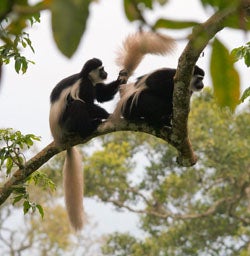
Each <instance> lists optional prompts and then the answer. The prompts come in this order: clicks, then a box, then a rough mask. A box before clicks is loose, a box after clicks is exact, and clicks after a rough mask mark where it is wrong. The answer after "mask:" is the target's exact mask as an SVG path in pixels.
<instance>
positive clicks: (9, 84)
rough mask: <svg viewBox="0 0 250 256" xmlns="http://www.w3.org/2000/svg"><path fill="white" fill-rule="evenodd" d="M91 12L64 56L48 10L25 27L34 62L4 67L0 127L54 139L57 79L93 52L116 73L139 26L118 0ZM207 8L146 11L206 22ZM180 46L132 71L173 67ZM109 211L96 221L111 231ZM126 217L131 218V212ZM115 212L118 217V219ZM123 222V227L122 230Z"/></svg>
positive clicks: (179, 4)
mask: <svg viewBox="0 0 250 256" xmlns="http://www.w3.org/2000/svg"><path fill="white" fill-rule="evenodd" d="M90 13H91V15H90V17H89V20H88V24H87V31H86V33H85V34H84V37H83V38H82V40H81V43H80V46H79V48H78V50H77V52H76V53H75V54H74V56H73V58H71V59H67V58H66V57H64V56H63V55H62V54H61V53H60V52H59V51H58V50H57V48H56V46H55V43H54V41H53V38H52V34H51V29H50V16H49V14H48V13H47V12H44V13H43V14H42V16H41V23H40V24H37V25H35V26H34V27H33V28H32V29H31V30H30V31H29V33H30V39H31V40H32V43H33V47H34V49H35V54H33V53H32V52H31V51H30V50H25V51H24V55H25V56H27V57H28V58H29V59H31V60H33V61H35V63H36V64H35V65H32V64H31V65H30V66H29V68H28V70H27V73H26V74H24V75H22V74H19V75H18V74H16V72H15V70H14V67H13V65H8V66H4V67H3V78H2V85H1V89H0V109H1V111H0V127H1V128H7V127H12V128H14V129H15V130H20V131H21V132H23V133H24V134H27V133H33V134H35V135H38V136H41V137H42V139H41V142H40V143H38V144H37V145H38V148H42V147H44V146H46V145H47V144H48V143H50V142H51V141H52V137H51V135H50V130H49V123H48V116H49V107H50V105H49V96H50V92H51V90H52V89H53V87H54V86H55V85H56V83H57V82H59V81H60V80H61V79H63V78H65V77H67V76H69V75H71V74H74V73H77V72H79V71H80V70H81V68H82V65H83V64H84V63H85V62H86V61H87V60H88V59H89V58H92V57H98V58H100V59H101V60H102V61H103V63H104V66H105V68H106V70H107V71H108V73H109V77H108V80H107V81H111V80H113V79H116V77H117V74H118V72H119V68H118V67H117V66H116V64H115V57H116V55H115V52H116V50H117V49H118V47H119V46H120V45H121V42H122V40H123V39H124V38H125V37H126V36H127V35H128V34H129V33H133V32H135V31H136V30H137V28H138V23H136V22H134V23H129V22H128V21H127V20H126V18H125V16H124V14H123V12H122V1H121V0H100V1H99V2H98V3H93V4H92V5H91V9H90ZM210 14H211V12H209V11H206V12H205V11H204V10H203V8H202V7H201V6H200V5H199V1H198V0H189V1H186V0H170V4H168V5H166V7H165V8H162V7H159V8H158V9H157V12H154V15H151V14H150V13H148V16H149V18H150V20H151V21H152V22H153V21H154V20H156V18H158V17H165V18H173V19H180V20H182V19H189V20H190V19H191V20H196V21H200V22H204V21H205V20H206V19H207V18H208V17H209V15H210ZM163 32H164V33H165V34H169V35H172V36H174V37H176V38H182V37H183V36H185V35H187V31H171V30H169V31H167V30H164V31H163ZM219 37H220V39H221V40H222V41H223V42H224V43H225V44H226V45H227V46H228V47H229V49H233V48H235V47H238V46H240V45H243V44H245V43H246V42H247V41H248V40H249V36H248V37H247V35H245V34H244V33H242V32H236V31H234V30H225V31H222V32H221V33H220V36H219ZM184 46H185V42H183V41H182V42H178V49H177V50H176V52H175V53H174V54H173V55H171V56H165V57H158V56H147V57H146V58H145V59H144V60H143V62H142V63H141V64H140V66H139V68H138V69H137V70H136V72H135V76H140V75H142V74H144V73H146V72H149V71H152V70H154V69H157V68H159V67H164V66H165V67H176V65H177V61H178V57H179V55H180V53H181V51H182V50H183V48H184ZM209 53H210V49H209V47H207V48H206V49H205V51H204V57H202V58H200V59H199V61H198V65H199V66H201V67H202V68H203V69H204V70H205V72H206V77H205V85H210V84H211V80H210V78H209V67H208V63H209ZM237 67H238V70H239V71H240V75H241V77H242V87H243V88H246V87H248V86H249V74H248V73H249V70H247V68H246V67H245V65H244V64H243V63H242V62H240V63H238V64H237ZM222 75H223V74H222ZM114 105H115V102H110V103H109V104H105V105H104V106H105V107H107V108H108V110H109V111H112V109H113V107H114ZM98 207H99V206H96V205H95V206H93V207H92V203H91V202H90V203H89V204H88V203H87V210H88V209H89V211H90V212H92V211H96V210H98ZM93 208H94V209H93ZM98 211H99V210H98ZM101 211H102V212H103V214H104V215H105V214H106V213H105V211H104V210H101ZM90 214H92V213H90ZM108 216H109V217H110V211H107V216H103V219H102V221H100V225H101V229H102V230H106V231H110V223H109V222H108ZM117 216H118V217H117ZM126 217H127V218H129V215H126ZM115 218H118V219H117V222H116V219H115ZM119 218H120V217H119V215H116V217H115V216H114V218H113V217H112V219H111V221H112V229H114V228H118V227H120V224H119V223H120V221H119ZM131 218H132V219H133V217H131ZM104 220H105V221H104ZM128 222H129V220H128ZM128 222H127V221H126V223H128ZM126 227H127V225H126ZM126 227H124V229H125V230H126ZM128 228H129V227H128ZM128 230H129V229H128Z"/></svg>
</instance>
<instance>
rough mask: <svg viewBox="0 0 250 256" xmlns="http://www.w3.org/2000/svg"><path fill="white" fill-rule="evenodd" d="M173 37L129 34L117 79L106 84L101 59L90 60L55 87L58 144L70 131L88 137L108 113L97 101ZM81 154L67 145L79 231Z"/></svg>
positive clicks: (67, 182) (53, 121) (67, 176)
mask: <svg viewBox="0 0 250 256" xmlns="http://www.w3.org/2000/svg"><path fill="white" fill-rule="evenodd" d="M174 45H175V42H174V40H173V39H172V38H170V37H167V36H163V35H159V34H156V33H152V32H138V33H135V34H133V35H129V36H128V37H127V38H126V40H125V41H124V43H123V49H122V52H121V54H120V55H119V59H118V62H119V65H120V66H121V70H126V72H122V71H121V72H120V74H119V76H118V79H117V80H116V81H114V82H111V83H110V84H104V83H103V80H105V79H106V78H107V73H106V72H105V70H104V68H103V66H102V62H101V61H100V60H99V59H95V58H94V59H91V60H88V61H87V62H86V63H85V65H84V66H83V68H82V70H81V72H80V73H78V74H75V75H72V76H70V77H67V78H65V79H63V80H62V81H61V82H59V83H58V84H57V85H56V87H55V88H54V89H53V91H52V93H51V96H50V101H51V108H50V117H49V121H50V129H51V133H52V136H53V137H54V140H55V143H56V144H57V145H60V144H62V143H63V142H64V140H65V138H67V136H68V135H69V134H76V135H80V136H81V137H83V138H85V137H87V136H89V135H90V134H91V133H92V132H93V131H95V130H96V129H97V127H98V126H99V125H100V124H101V123H102V121H103V120H105V119H107V118H108V117H109V113H108V112H107V111H106V110H105V109H103V108H101V107H100V106H98V105H96V104H95V100H97V101H98V102H105V101H109V100H111V99H112V98H113V97H114V95H115V94H116V92H117V91H118V89H119V85H121V84H124V83H126V81H127V79H128V77H129V76H130V75H131V74H132V73H133V71H134V70H135V69H136V67H137V66H138V65H139V63H140V61H141V60H142V58H143V57H144V55H145V54H148V53H149V54H161V55H163V54H165V53H169V52H171V51H172V50H173V48H174ZM82 169H83V168H82V162H81V156H80V154H79V153H78V151H77V150H76V148H75V147H72V148H68V149H67V152H66V158H65V163H64V167H63V176H64V190H65V202H66V208H67V212H68V216H69V220H70V222H71V225H72V226H73V228H74V229H75V230H79V229H81V228H82V227H83V224H84V209H83V172H82Z"/></svg>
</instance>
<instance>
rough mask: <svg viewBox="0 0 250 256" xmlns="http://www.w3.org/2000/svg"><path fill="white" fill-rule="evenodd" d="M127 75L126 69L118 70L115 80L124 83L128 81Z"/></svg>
mask: <svg viewBox="0 0 250 256" xmlns="http://www.w3.org/2000/svg"><path fill="white" fill-rule="evenodd" d="M128 77H129V75H128V72H127V70H125V69H123V70H121V71H120V72H119V76H118V78H117V80H119V81H120V83H121V84H126V83H127V81H128Z"/></svg>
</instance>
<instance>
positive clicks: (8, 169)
mask: <svg viewBox="0 0 250 256" xmlns="http://www.w3.org/2000/svg"><path fill="white" fill-rule="evenodd" d="M13 165H14V163H13V160H12V158H11V157H8V158H7V161H6V169H7V171H6V173H7V174H10V172H11V169H12V167H13Z"/></svg>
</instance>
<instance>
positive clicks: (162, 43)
mask: <svg viewBox="0 0 250 256" xmlns="http://www.w3.org/2000/svg"><path fill="white" fill-rule="evenodd" d="M175 46H176V43H175V40H174V39H173V38H172V37H169V36H166V35H162V34H160V33H156V32H151V31H140V32H137V33H135V34H131V35H129V36H128V37H127V38H126V39H125V41H124V42H123V45H122V47H121V48H120V50H119V51H118V54H117V59H116V63H117V65H118V66H119V67H120V68H121V69H124V70H126V71H127V73H128V77H129V76H131V75H132V74H133V72H134V71H135V69H136V68H137V67H138V65H139V64H140V62H141V61H142V59H143V57H144V56H145V55H146V54H156V55H165V54H169V53H171V52H173V51H174V49H175Z"/></svg>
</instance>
